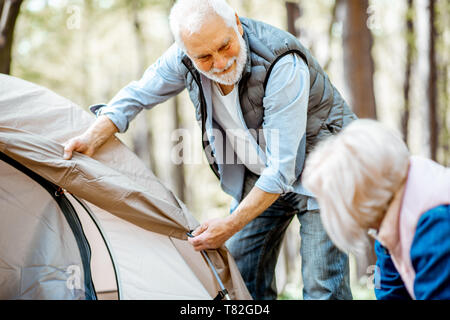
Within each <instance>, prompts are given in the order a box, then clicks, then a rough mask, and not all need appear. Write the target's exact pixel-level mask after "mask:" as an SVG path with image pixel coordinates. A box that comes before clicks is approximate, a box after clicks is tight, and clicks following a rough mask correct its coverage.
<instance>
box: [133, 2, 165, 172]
mask: <svg viewBox="0 0 450 320" xmlns="http://www.w3.org/2000/svg"><path fill="white" fill-rule="evenodd" d="M128 2H129V3H128V4H129V13H130V15H131V21H132V23H133V31H134V38H135V43H136V52H137V57H138V63H137V71H136V76H137V77H138V78H140V77H141V75H142V73H143V71H144V70H145V68H146V65H147V59H146V54H145V53H146V47H145V40H144V36H143V34H142V25H141V21H140V17H139V11H140V10H141V9H142V2H141V0H130V1H128ZM146 116H147V114H146V113H145V112H141V113H139V114H138V115H137V116H136V119H135V123H136V124H135V130H134V132H133V133H134V134H133V138H132V140H133V151H134V152H135V153H136V154H137V156H138V157H139V158H140V159H141V160H142V161H143V162H144V163H145V164H146V165H147V166H148V167H149V168H150V169H151V170H152V171H153V173H154V174H155V175H156V176H158V173H157V171H156V170H157V168H156V165H155V161H156V160H155V157H154V154H153V150H152V145H153V143H152V137H153V132H152V130H151V128H150V127H149V125H148V123H147V117H146Z"/></svg>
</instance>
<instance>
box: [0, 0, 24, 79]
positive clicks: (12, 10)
mask: <svg viewBox="0 0 450 320" xmlns="http://www.w3.org/2000/svg"><path fill="white" fill-rule="evenodd" d="M21 4H22V0H0V73H5V74H9V73H10V72H11V49H12V44H13V35H14V27H15V25H16V20H17V16H18V15H19V12H20V6H21Z"/></svg>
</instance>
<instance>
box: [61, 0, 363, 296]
mask: <svg viewBox="0 0 450 320" xmlns="http://www.w3.org/2000/svg"><path fill="white" fill-rule="evenodd" d="M170 26H171V30H172V33H173V35H174V38H175V40H176V41H175V44H173V45H172V46H171V47H170V48H169V49H168V50H167V51H166V52H165V53H164V54H163V56H162V57H160V59H159V60H158V61H157V62H156V63H154V64H153V65H151V66H150V67H149V68H148V70H147V71H146V72H145V73H144V75H143V77H142V79H140V80H139V81H135V82H131V83H130V84H129V85H127V86H126V87H124V88H123V89H122V90H120V91H119V93H118V94H117V95H116V96H115V97H114V98H113V99H112V100H111V101H110V102H109V103H108V104H107V105H96V106H93V107H91V110H92V111H93V112H95V113H96V115H97V120H96V121H95V122H94V124H93V125H92V126H91V127H90V128H89V129H88V130H87V131H86V132H85V133H84V134H83V135H81V136H79V137H75V138H73V139H71V140H69V141H68V142H67V143H66V144H65V155H64V157H65V158H66V159H69V158H70V157H71V154H72V151H78V152H82V153H85V154H87V155H92V154H93V153H94V152H95V150H96V149H97V148H98V147H99V146H100V145H102V144H103V143H104V142H105V141H106V140H107V139H108V138H109V137H110V136H111V135H112V134H114V133H115V132H117V131H119V132H124V131H126V130H127V128H128V124H129V122H130V121H131V120H132V119H133V118H134V117H135V116H136V114H137V113H138V112H140V111H141V110H142V109H144V108H145V109H149V108H152V107H153V106H155V105H157V104H158V103H161V102H163V101H165V100H167V99H168V98H170V97H172V96H174V95H176V94H178V93H179V92H181V91H182V90H183V89H184V88H186V89H187V90H188V92H189V96H190V98H191V100H192V102H193V104H194V107H195V110H196V116H197V121H198V122H199V124H200V126H201V129H202V133H203V139H202V140H203V147H204V149H205V152H206V154H207V158H208V160H210V166H211V168H212V170H213V171H214V173H215V174H216V176H217V178H218V179H219V180H220V186H221V187H222V189H223V190H224V191H225V192H226V193H228V194H230V195H231V196H232V198H233V201H232V204H231V209H230V213H232V214H230V215H229V216H228V217H226V218H223V219H212V220H209V221H206V222H204V223H203V224H202V225H201V226H200V227H199V228H198V229H197V230H195V231H194V236H195V237H194V238H191V239H190V242H191V243H192V245H193V246H194V247H195V249H196V250H203V249H212V248H217V247H219V246H221V245H222V244H224V243H225V242H226V245H227V247H228V248H229V250H230V251H231V253H232V255H233V256H234V258H235V259H236V262H237V264H238V267H239V269H240V271H241V273H242V276H243V278H244V280H245V282H246V284H247V287H248V289H249V291H250V293H251V294H252V295H253V297H254V298H255V299H275V298H276V288H275V285H274V284H275V279H274V269H275V265H276V260H277V256H278V253H279V249H280V244H281V241H282V238H283V236H284V233H285V231H286V228H287V226H288V225H289V222H290V221H291V220H292V218H293V217H294V215H297V217H298V219H299V220H300V223H301V229H300V235H301V241H302V243H301V256H302V275H303V283H304V289H303V297H304V298H305V299H351V298H352V296H351V292H350V286H349V265H348V257H347V256H346V255H345V254H344V253H342V252H341V251H339V250H338V249H337V248H336V247H335V246H334V245H333V244H332V242H331V241H330V239H329V238H328V237H327V234H326V232H325V230H324V228H323V226H322V224H321V221H320V216H319V208H318V206H317V202H316V201H315V199H314V198H313V197H312V194H311V193H309V192H308V191H307V190H305V189H304V188H303V187H302V185H301V183H300V174H301V172H302V169H303V164H304V161H305V157H306V155H307V154H308V153H309V151H310V150H311V149H312V147H313V146H314V145H315V144H316V143H317V142H318V141H320V140H322V139H323V138H325V137H327V136H330V135H332V134H334V133H337V132H338V131H340V130H341V129H342V127H344V126H345V125H347V124H348V123H349V122H350V121H352V120H353V119H355V118H356V117H355V116H354V114H353V113H352V112H351V111H350V109H349V107H348V106H347V104H346V103H345V101H344V100H343V99H342V97H341V96H340V94H339V93H338V91H337V90H336V89H335V88H334V86H333V85H332V84H331V83H330V81H329V79H328V76H327V75H326V74H325V72H324V71H323V70H322V69H321V67H320V66H319V65H318V64H317V62H316V60H315V59H314V58H313V57H312V56H311V54H310V52H309V51H308V50H307V49H306V48H304V47H303V46H302V45H301V44H300V42H299V41H298V40H297V39H296V38H295V37H293V36H292V35H290V34H289V33H287V32H285V31H282V30H279V29H277V28H275V27H272V26H270V25H267V24H264V23H262V22H259V21H254V20H251V19H247V18H242V17H238V16H237V14H236V13H235V11H234V10H233V9H232V8H231V7H230V6H229V5H228V4H227V3H226V1H225V0H178V1H177V3H176V4H175V5H174V7H173V8H172V10H171V13H170Z"/></svg>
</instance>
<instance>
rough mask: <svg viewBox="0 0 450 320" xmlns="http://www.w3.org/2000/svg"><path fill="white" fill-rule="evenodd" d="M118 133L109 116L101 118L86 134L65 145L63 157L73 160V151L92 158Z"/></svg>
mask: <svg viewBox="0 0 450 320" xmlns="http://www.w3.org/2000/svg"><path fill="white" fill-rule="evenodd" d="M116 132H118V129H117V127H116V126H115V125H114V123H113V122H112V121H111V120H109V118H108V117H107V116H104V115H103V116H100V117H98V118H97V119H96V120H95V122H94V123H93V124H92V125H91V126H90V127H89V129H87V130H86V132H85V133H83V134H82V135H79V136H77V137H74V138H72V139H70V140H68V141H66V142H65V143H63V145H64V156H63V157H64V159H65V160H69V159H71V158H72V152H73V151H77V152H81V153H83V154H85V155H87V156H90V157H91V156H92V155H93V154H94V153H95V151H97V149H98V148H100V147H101V146H102V145H103V144H104V143H105V142H106V141H107V140H108V139H109V137H111V136H112V135H113V134H114V133H116Z"/></svg>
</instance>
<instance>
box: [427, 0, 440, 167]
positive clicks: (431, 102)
mask: <svg viewBox="0 0 450 320" xmlns="http://www.w3.org/2000/svg"><path fill="white" fill-rule="evenodd" d="M428 10H429V23H430V29H429V32H430V35H429V51H428V63H429V73H428V92H427V94H428V128H429V130H430V135H429V138H430V142H429V143H430V156H431V159H433V160H436V155H437V148H438V138H439V124H438V120H437V109H438V107H437V65H436V26H435V19H436V17H435V16H436V0H428Z"/></svg>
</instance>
